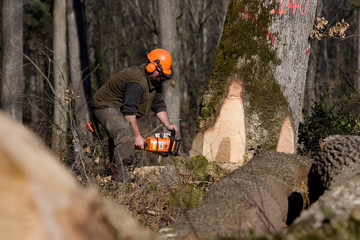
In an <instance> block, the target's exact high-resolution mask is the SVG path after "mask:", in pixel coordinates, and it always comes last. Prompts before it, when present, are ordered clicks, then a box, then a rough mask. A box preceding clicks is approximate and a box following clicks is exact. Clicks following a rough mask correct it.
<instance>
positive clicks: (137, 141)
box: [135, 136, 145, 149]
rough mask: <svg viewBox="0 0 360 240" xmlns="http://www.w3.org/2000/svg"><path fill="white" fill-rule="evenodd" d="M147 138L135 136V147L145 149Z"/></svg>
mask: <svg viewBox="0 0 360 240" xmlns="http://www.w3.org/2000/svg"><path fill="white" fill-rule="evenodd" d="M144 144H145V140H144V138H143V137H142V136H138V137H135V147H136V148H139V149H144Z"/></svg>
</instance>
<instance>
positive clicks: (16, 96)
mask: <svg viewBox="0 0 360 240" xmlns="http://www.w3.org/2000/svg"><path fill="white" fill-rule="evenodd" d="M22 16H23V1H22V0H16V1H12V0H3V2H2V32H3V35H2V70H1V73H2V76H1V104H2V108H3V109H4V110H5V111H6V112H8V113H9V115H11V116H12V118H14V119H16V120H18V121H19V122H22V117H23V108H22V95H23V91H24V81H23V55H22V53H23V22H22Z"/></svg>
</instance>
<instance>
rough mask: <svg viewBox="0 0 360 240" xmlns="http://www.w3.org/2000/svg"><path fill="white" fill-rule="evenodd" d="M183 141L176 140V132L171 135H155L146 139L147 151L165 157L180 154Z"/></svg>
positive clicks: (173, 131)
mask: <svg viewBox="0 0 360 240" xmlns="http://www.w3.org/2000/svg"><path fill="white" fill-rule="evenodd" d="M180 143H181V140H180V139H179V138H175V130H172V131H171V134H170V133H155V134H154V136H149V137H147V138H146V139H145V150H146V151H148V152H152V153H156V154H159V155H163V156H168V155H174V156H177V155H178V154H179V147H180Z"/></svg>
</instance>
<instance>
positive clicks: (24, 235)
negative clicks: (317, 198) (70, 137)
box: [0, 113, 154, 240]
mask: <svg viewBox="0 0 360 240" xmlns="http://www.w3.org/2000/svg"><path fill="white" fill-rule="evenodd" d="M0 135H1V136H7V137H6V138H0V196H1V198H0V236H1V239H6V240H16V239H36V240H46V239H53V240H65V239H72V240H84V239H88V240H92V239H93V240H97V239H104V240H115V239H134V240H135V239H139V240H142V239H154V235H153V234H150V233H149V232H147V231H145V230H143V229H141V227H139V225H138V224H137V223H136V221H135V220H134V219H133V218H132V217H130V216H129V214H128V212H127V211H126V210H125V209H124V208H122V207H120V206H118V205H115V204H114V203H112V202H110V201H109V200H105V199H103V198H101V197H99V196H98V195H96V193H95V192H93V191H90V190H84V189H83V188H82V187H80V186H79V185H78V184H77V183H76V182H75V180H74V179H73V177H72V175H71V173H70V172H68V171H67V170H66V169H65V168H63V167H62V166H61V164H60V163H59V162H58V161H57V160H56V159H55V157H54V156H53V155H52V154H50V152H49V151H48V150H47V149H46V148H45V147H44V146H43V145H42V143H41V141H40V140H39V139H38V138H36V137H35V136H34V135H33V134H32V133H30V131H28V130H27V129H24V127H23V126H21V125H19V124H16V123H15V122H14V121H11V120H10V119H9V118H8V117H6V116H5V114H4V113H0Z"/></svg>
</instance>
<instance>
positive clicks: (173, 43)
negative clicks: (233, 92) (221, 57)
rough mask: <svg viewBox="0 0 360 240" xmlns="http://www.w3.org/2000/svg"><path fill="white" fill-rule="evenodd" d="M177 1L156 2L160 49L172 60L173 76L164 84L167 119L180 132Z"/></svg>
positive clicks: (163, 0) (160, 0)
mask: <svg viewBox="0 0 360 240" xmlns="http://www.w3.org/2000/svg"><path fill="white" fill-rule="evenodd" d="M177 2H178V1H177V0H158V12H159V13H160V14H159V26H160V27H159V32H160V38H159V42H160V44H159V45H160V47H161V48H163V49H165V50H167V51H168V52H169V53H170V54H171V56H172V59H173V70H174V72H175V76H174V77H173V78H172V79H171V80H170V81H167V82H165V83H164V84H163V85H164V91H163V94H164V100H165V103H166V106H167V108H168V114H169V119H170V121H172V122H173V123H174V124H175V125H176V126H178V128H179V132H180V124H179V123H180V108H181V104H180V99H181V90H180V82H179V80H180V78H179V77H178V75H180V74H181V73H180V71H179V70H180V68H179V65H178V64H177V56H178V44H177V42H178V41H177V32H176V17H177V10H178V7H177Z"/></svg>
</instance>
